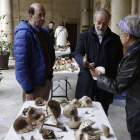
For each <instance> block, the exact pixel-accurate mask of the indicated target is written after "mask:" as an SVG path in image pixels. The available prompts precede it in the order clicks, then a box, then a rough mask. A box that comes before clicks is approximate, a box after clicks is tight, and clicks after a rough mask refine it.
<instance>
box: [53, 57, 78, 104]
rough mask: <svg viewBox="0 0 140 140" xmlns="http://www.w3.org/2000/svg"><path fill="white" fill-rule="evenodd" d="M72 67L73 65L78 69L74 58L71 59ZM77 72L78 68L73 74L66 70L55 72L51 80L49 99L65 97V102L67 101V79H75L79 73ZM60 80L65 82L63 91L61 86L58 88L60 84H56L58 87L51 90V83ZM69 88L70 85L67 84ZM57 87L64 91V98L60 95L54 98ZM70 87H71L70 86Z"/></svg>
mask: <svg viewBox="0 0 140 140" xmlns="http://www.w3.org/2000/svg"><path fill="white" fill-rule="evenodd" d="M61 59H63V58H61ZM72 64H73V65H75V66H77V67H78V64H77V63H76V61H75V60H74V58H73V63H72ZM79 70H80V68H79V67H78V69H77V70H75V71H74V72H70V71H66V70H62V71H57V72H55V71H54V72H53V76H54V77H53V79H52V89H51V99H52V98H53V97H66V98H67V100H68V101H69V99H68V96H67V84H69V82H68V81H67V79H72V80H73V79H77V75H78V73H79ZM60 80H65V81H66V86H65V89H63V88H62V87H61V86H60V83H59V84H58V86H57V87H56V88H55V89H53V81H58V82H59V81H60ZM69 86H70V84H69ZM58 87H60V88H61V89H63V90H64V91H65V93H66V95H64V96H62V95H59V96H54V95H53V92H54V91H55V90H56V89H57V88H58ZM70 87H71V86H70Z"/></svg>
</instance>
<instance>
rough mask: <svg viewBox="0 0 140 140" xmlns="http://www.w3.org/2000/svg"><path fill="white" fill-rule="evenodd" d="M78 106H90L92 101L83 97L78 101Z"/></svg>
mask: <svg viewBox="0 0 140 140" xmlns="http://www.w3.org/2000/svg"><path fill="white" fill-rule="evenodd" d="M79 102H80V104H82V106H85V107H90V106H92V100H91V98H89V97H88V96H83V97H82V98H81V99H79Z"/></svg>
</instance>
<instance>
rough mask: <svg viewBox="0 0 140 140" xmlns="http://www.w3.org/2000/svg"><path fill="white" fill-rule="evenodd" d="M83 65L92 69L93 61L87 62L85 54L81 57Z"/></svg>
mask: <svg viewBox="0 0 140 140" xmlns="http://www.w3.org/2000/svg"><path fill="white" fill-rule="evenodd" d="M83 66H84V67H87V68H89V69H93V68H94V62H93V63H89V62H88V61H87V54H85V56H84V58H83Z"/></svg>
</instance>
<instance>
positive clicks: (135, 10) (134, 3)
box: [131, 0, 138, 15]
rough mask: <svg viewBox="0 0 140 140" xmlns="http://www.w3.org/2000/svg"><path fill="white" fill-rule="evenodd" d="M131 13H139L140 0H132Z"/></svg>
mask: <svg viewBox="0 0 140 140" xmlns="http://www.w3.org/2000/svg"><path fill="white" fill-rule="evenodd" d="M131 14H132V15H136V14H138V0H132V7H131Z"/></svg>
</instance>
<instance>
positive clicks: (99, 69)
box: [93, 66, 105, 80]
mask: <svg viewBox="0 0 140 140" xmlns="http://www.w3.org/2000/svg"><path fill="white" fill-rule="evenodd" d="M95 69H96V70H98V71H100V72H101V73H102V74H105V68H104V67H101V66H99V67H96V68H95ZM93 79H94V80H97V78H96V77H93Z"/></svg>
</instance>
